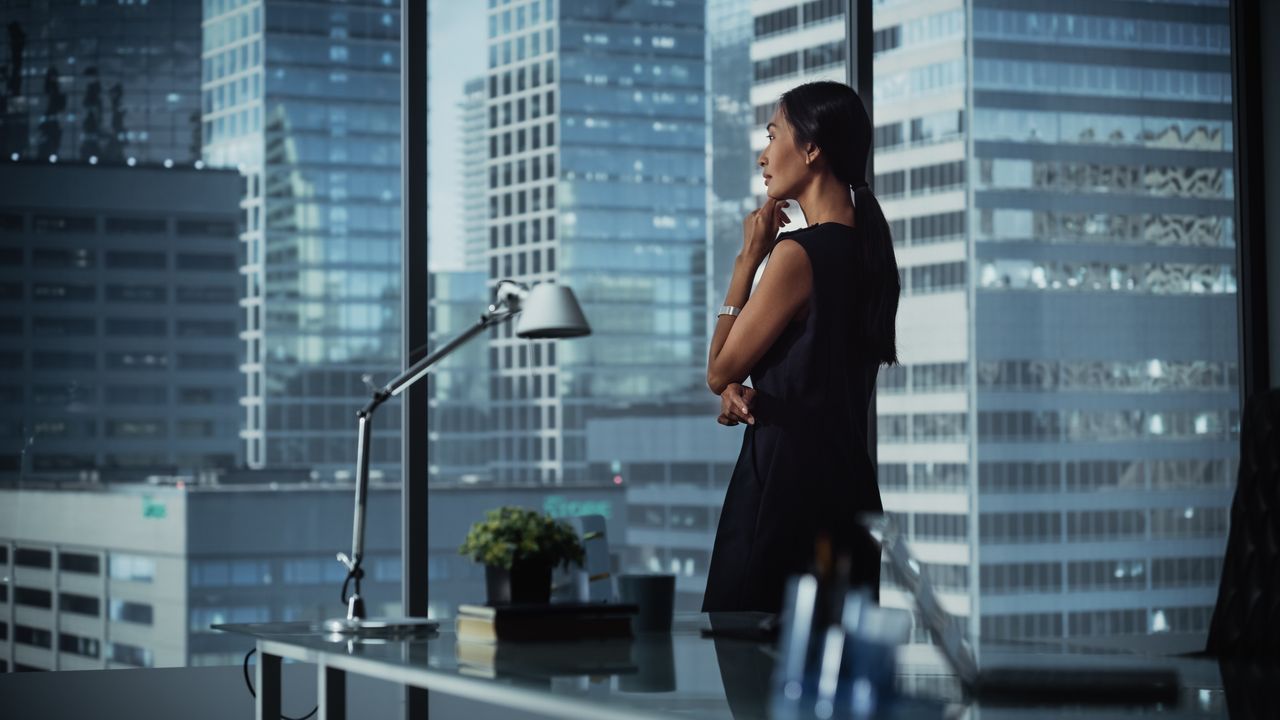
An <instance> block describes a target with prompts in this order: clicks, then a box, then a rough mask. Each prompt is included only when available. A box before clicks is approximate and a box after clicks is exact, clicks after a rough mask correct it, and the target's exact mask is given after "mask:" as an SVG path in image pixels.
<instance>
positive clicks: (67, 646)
mask: <svg viewBox="0 0 1280 720" xmlns="http://www.w3.org/2000/svg"><path fill="white" fill-rule="evenodd" d="M58 649H59V650H60V651H62V652H64V653H70V654H72V655H80V656H82V657H87V658H96V657H98V656H99V654H100V653H101V646H100V643H99V641H98V640H97V639H95V638H88V637H81V636H79V635H72V634H71V633H66V632H60V633H58Z"/></svg>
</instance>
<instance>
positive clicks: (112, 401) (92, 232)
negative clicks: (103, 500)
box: [0, 162, 244, 479]
mask: <svg viewBox="0 0 1280 720" xmlns="http://www.w3.org/2000/svg"><path fill="white" fill-rule="evenodd" d="M0 184H3V186H4V188H5V192H4V195H3V197H0V257H2V258H3V262H0V294H2V295H3V298H4V303H3V309H0V326H2V327H3V334H4V336H5V342H4V349H3V350H0V358H2V362H3V367H4V372H3V379H0V395H3V405H4V408H5V410H6V414H7V417H6V419H5V421H4V425H5V431H4V437H5V438H6V441H5V448H4V450H3V451H0V474H3V475H4V476H6V477H8V478H10V479H13V478H28V477H31V476H40V475H66V474H79V473H90V474H92V475H94V476H103V475H110V474H111V473H114V472H133V473H137V472H142V471H144V470H151V471H154V472H159V473H162V474H164V473H172V472H175V471H178V470H183V471H186V472H194V471H199V470H212V469H225V468H231V467H235V466H238V465H240V464H242V463H243V458H244V454H243V452H242V450H241V447H240V443H239V442H238V440H237V433H238V430H239V425H240V412H239V408H238V407H237V403H236V401H237V398H238V397H239V395H240V387H241V383H242V380H241V378H240V375H239V372H238V371H237V366H238V364H239V360H240V353H239V352H238V350H237V348H236V347H235V345H236V336H237V333H238V331H239V329H240V323H241V315H240V313H239V312H238V311H237V308H236V298H237V292H238V288H239V275H238V273H237V268H238V267H239V257H240V246H239V243H238V242H237V236H238V228H239V222H240V214H239V212H238V211H237V205H238V202H239V197H240V194H241V192H242V191H243V183H242V180H241V178H240V177H239V175H237V174H236V173H234V172H228V171H223V170H207V169H206V170H194V169H190V168H187V169H179V168H171V169H166V168H164V167H163V166H149V167H142V166H138V167H127V166H115V167H109V166H106V165H100V166H97V167H94V166H90V165H87V164H79V165H72V164H68V163H66V162H60V163H57V164H53V163H48V162H17V163H14V162H5V163H4V164H0Z"/></svg>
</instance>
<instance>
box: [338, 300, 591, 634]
mask: <svg viewBox="0 0 1280 720" xmlns="http://www.w3.org/2000/svg"><path fill="white" fill-rule="evenodd" d="M516 315H520V320H519V322H517V323H516V335H517V336H519V337H522V338H531V339H539V338H571V337H581V336H583V335H589V334H591V327H590V326H589V325H588V324H587V318H586V317H585V316H584V315H583V314H582V308H581V307H579V306H578V301H577V299H576V298H574V296H573V291H571V290H570V289H569V288H568V287H565V286H564V285H556V284H552V283H542V284H540V285H535V286H534V287H533V289H529V288H526V287H525V286H524V285H521V284H520V283H517V282H514V281H511V280H503V281H501V282H499V283H498V287H497V290H496V291H495V293H494V301H493V304H492V305H490V306H489V309H488V311H487V312H485V314H484V315H482V316H480V320H479V322H477V323H476V324H475V325H472V326H471V327H470V328H468V329H467V330H466V331H465V332H463V333H462V334H461V335H459V336H458V337H456V338H454V339H453V340H450V341H449V342H448V343H446V344H445V345H444V346H443V347H441V348H440V349H438V350H436V351H435V352H433V353H431V354H430V355H427V356H426V357H424V358H422V359H421V360H419V361H418V362H416V363H414V364H413V365H412V366H410V367H409V368H408V369H406V370H405V371H404V372H402V373H400V374H399V375H398V376H396V378H395V379H393V380H392V381H391V382H389V383H387V384H386V386H385V387H383V388H381V389H379V390H376V391H374V393H373V399H371V400H370V401H369V404H368V405H365V406H364V409H363V410H361V411H360V413H359V414H358V415H357V417H358V418H359V429H360V439H359V444H358V445H357V449H356V510H355V527H354V529H353V532H352V535H351V555H350V556H349V557H348V556H347V555H346V554H345V553H338V561H339V562H341V563H342V565H343V566H344V567H346V568H347V578H346V580H344V581H343V583H342V594H343V597H344V599H345V601H346V603H347V616H346V617H345V618H334V619H331V620H326V621H325V623H324V628H325V630H327V631H329V632H334V633H343V634H347V635H396V634H405V633H412V632H415V631H422V630H429V629H434V628H435V627H436V623H435V622H433V621H430V620H427V619H426V618H370V617H368V616H367V615H366V614H365V608H364V600H363V599H362V598H361V597H360V580H361V578H363V577H364V570H362V569H361V567H360V563H361V561H363V559H364V518H365V504H366V500H367V498H368V494H369V433H370V427H371V425H372V422H373V412H374V411H375V410H377V409H378V406H379V405H382V403H384V402H386V401H387V400H390V399H391V398H392V397H393V396H395V395H399V394H400V393H402V392H404V390H405V389H406V388H408V387H409V386H410V385H412V384H414V383H416V382H418V381H419V380H421V379H422V378H424V377H426V375H427V369H428V368H430V367H431V366H432V365H434V364H436V363H437V362H439V361H440V360H443V359H444V358H445V357H447V356H448V355H449V354H450V353H452V352H453V351H454V350H457V349H458V348H459V347H461V346H462V345H464V344H466V342H467V341H468V340H471V339H472V338H474V337H475V336H476V335H479V334H480V333H482V332H484V331H485V330H486V329H488V328H490V327H493V326H495V325H499V324H501V323H503V322H505V321H507V320H510V319H511V318H513V317H515V316H516ZM349 584H354V588H353V589H354V592H353V593H352V594H351V595H350V597H347V594H346V593H347V587H348V585H349Z"/></svg>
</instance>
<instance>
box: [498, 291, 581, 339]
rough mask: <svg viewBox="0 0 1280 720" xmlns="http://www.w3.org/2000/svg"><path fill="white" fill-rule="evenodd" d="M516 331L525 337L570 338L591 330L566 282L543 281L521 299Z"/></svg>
mask: <svg viewBox="0 0 1280 720" xmlns="http://www.w3.org/2000/svg"><path fill="white" fill-rule="evenodd" d="M520 307H521V312H520V318H519V319H518V320H517V321H516V335H518V336H520V337H522V338H569V337H581V336H583V335H590V334H591V326H590V325H588V324H587V317H586V316H585V315H583V314H582V308H581V307H580V306H579V305H578V299H577V298H575V297H574V296H573V291H572V290H570V289H569V288H568V287H566V286H564V285H558V284H556V283H542V284H540V285H535V286H534V287H533V289H532V290H530V291H529V295H528V297H526V298H525V299H524V301H523V302H521V303H520Z"/></svg>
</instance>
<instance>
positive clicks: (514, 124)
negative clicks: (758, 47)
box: [428, 0, 843, 616]
mask: <svg viewBox="0 0 1280 720" xmlns="http://www.w3.org/2000/svg"><path fill="white" fill-rule="evenodd" d="M431 13H432V14H431V21H430V26H429V27H430V36H431V37H430V47H431V52H432V55H431V62H430V66H431V67H432V68H441V67H448V68H450V71H449V72H448V73H447V74H443V73H441V72H439V71H435V72H433V77H432V83H431V86H430V102H431V131H430V135H431V144H430V150H429V156H430V159H429V164H430V176H431V180H430V188H431V189H430V195H431V196H430V200H429V202H430V208H431V214H430V217H429V223H430V255H431V263H432V270H433V272H432V274H431V281H432V282H431V286H432V288H433V290H432V293H431V314H432V328H431V335H432V340H433V342H434V343H436V344H439V343H441V342H444V341H445V340H447V339H448V338H449V337H452V336H453V335H456V334H457V333H458V332H460V331H461V330H462V329H463V328H464V327H465V326H466V325H468V324H470V323H472V322H474V320H475V318H476V317H478V313H479V312H480V311H482V310H483V308H484V306H485V305H487V303H488V302H489V297H488V294H489V293H491V292H492V290H493V288H494V286H495V283H496V282H497V281H498V280H500V279H503V278H512V279H516V280H518V281H521V282H524V283H527V284H536V283H540V282H558V283H564V284H566V285H569V286H570V287H572V288H573V290H574V292H575V293H576V294H577V296H578V298H579V300H580V301H581V302H582V305H583V309H584V310H585V312H586V313H587V316H588V318H589V320H590V322H591V324H592V327H593V334H592V335H591V336H590V337H588V338H584V339H579V340H564V341H556V342H549V341H533V342H531V341H526V340H521V339H519V338H516V337H515V336H514V334H513V332H512V328H510V327H505V328H500V329H499V330H498V331H497V332H493V333H492V334H490V335H489V337H487V338H485V339H483V340H481V341H477V342H476V343H475V344H474V346H472V347H469V348H468V349H467V350H464V351H463V352H461V353H459V356H458V357H457V358H456V359H455V360H451V361H448V362H446V363H445V364H444V365H443V366H442V367H441V369H440V370H439V371H438V372H436V373H435V374H434V375H433V376H432V380H431V382H432V386H431V398H432V399H431V416H430V421H429V427H430V436H429V439H428V443H429V462H430V502H429V514H430V524H429V533H430V546H431V561H430V575H429V588H430V594H431V612H432V614H433V615H436V616H449V615H452V614H453V612H455V610H456V607H457V605H458V604H459V603H461V602H473V601H477V600H482V599H483V597H484V588H483V568H481V567H480V566H477V565H475V564H474V563H472V562H471V560H469V559H468V558H465V557H461V556H459V555H458V553H457V547H458V545H459V544H460V543H461V542H462V539H463V537H464V536H465V533H466V530H467V528H468V527H469V525H470V524H471V523H472V522H474V521H476V520H478V519H480V518H481V517H482V516H483V513H484V511H485V510H488V509H491V508H494V507H498V506H501V505H508V504H510V505H522V506H526V507H531V508H535V509H538V510H542V511H545V512H548V513H550V514H552V515H554V516H557V517H564V518H574V517H578V516H586V515H596V516H601V517H603V519H604V522H605V524H606V528H607V532H606V535H607V539H608V543H609V554H610V556H611V567H610V568H608V569H609V570H611V571H612V572H614V573H617V572H624V571H642V572H665V573H673V574H675V575H676V576H677V591H678V597H677V605H678V607H679V608H681V609H696V608H697V607H698V606H699V604H700V602H701V597H702V591H703V589H704V587H705V583H706V570H707V563H708V560H709V558H710V551H711V545H712V541H713V539H714V535H715V527H716V524H717V521H718V515H719V509H720V504H721V502H722V500H723V496H724V490H725V487H726V486H727V483H728V479H729V474H730V471H731V469H732V463H733V461H734V460H735V458H736V456H737V451H738V445H739V443H740V441H741V429H740V428H736V429H730V428H725V427H722V426H720V425H718V424H716V422H715V416H716V414H718V407H719V405H718V399H717V398H715V397H714V396H712V395H711V394H710V393H709V392H708V391H707V389H706V385H705V357H706V356H705V353H706V343H707V341H708V333H709V331H710V319H711V317H712V312H711V310H712V305H713V304H718V303H719V301H720V299H721V298H719V297H714V298H713V295H715V293H716V292H719V293H723V286H724V284H725V283H726V282H727V279H728V278H727V275H726V276H725V277H720V274H722V273H721V272H720V270H724V269H725V268H728V267H729V264H730V263H731V261H732V257H733V255H734V254H736V253H737V251H738V248H739V247H740V245H741V222H742V217H743V215H744V214H745V213H746V212H747V211H748V210H749V209H751V207H752V206H751V205H750V203H751V202H752V201H753V198H752V191H751V185H750V183H751V182H752V174H753V169H754V166H753V159H754V155H753V154H752V153H753V151H752V148H751V145H750V138H749V135H750V133H751V132H752V130H751V128H752V124H753V120H752V117H751V109H750V100H749V92H750V83H751V78H750V74H749V72H746V71H744V68H746V67H748V65H747V63H748V62H749V57H750V43H751V7H750V4H749V3H746V2H716V1H713V2H702V1H698V0H676V1H675V2H668V3H661V4H658V3H653V4H651V3H614V2H600V1H588V2H572V3H570V2H558V1H557V0H536V1H533V0H505V1H504V0H489V1H488V2H485V3H475V4H474V5H471V4H469V5H467V6H466V8H465V9H464V8H463V7H461V6H457V5H454V4H449V3H444V2H439V3H436V2H433V3H432V4H431ZM840 72H841V75H842V74H843V70H841V71H840ZM709 156H710V160H709ZM475 188H479V190H476V189H475ZM477 192H478V193H480V194H481V197H480V198H477V197H475V193H477ZM477 247H478V248H479V251H477V250H476V248H477ZM726 253H727V254H726ZM726 258H727V259H728V260H727V261H726ZM717 268H719V269H720V270H717ZM712 287H717V288H720V289H719V290H715V291H713V290H712V289H711V288H712Z"/></svg>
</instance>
